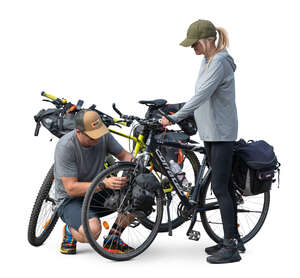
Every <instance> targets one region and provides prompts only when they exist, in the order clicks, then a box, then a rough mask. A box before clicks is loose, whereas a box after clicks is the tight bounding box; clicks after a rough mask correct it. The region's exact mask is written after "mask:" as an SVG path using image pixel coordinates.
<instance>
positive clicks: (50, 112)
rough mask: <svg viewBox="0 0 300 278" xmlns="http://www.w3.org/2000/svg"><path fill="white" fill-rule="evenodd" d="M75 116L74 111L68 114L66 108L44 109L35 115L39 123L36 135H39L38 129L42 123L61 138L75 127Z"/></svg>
mask: <svg viewBox="0 0 300 278" xmlns="http://www.w3.org/2000/svg"><path fill="white" fill-rule="evenodd" d="M74 117H75V115H74V113H69V114H66V113H65V110H64V109H57V108H49V109H46V110H45V109H42V110H41V111H40V112H39V113H38V114H37V115H35V116H34V120H35V121H36V123H37V128H36V132H35V135H36V136H37V135H38V130H39V128H40V126H41V123H42V125H43V126H44V127H45V128H46V129H48V130H49V131H50V132H51V133H52V134H53V135H55V136H56V137H58V138H60V137H62V136H63V135H65V134H67V133H68V132H70V131H72V130H73V129H74V128H75V118H74Z"/></svg>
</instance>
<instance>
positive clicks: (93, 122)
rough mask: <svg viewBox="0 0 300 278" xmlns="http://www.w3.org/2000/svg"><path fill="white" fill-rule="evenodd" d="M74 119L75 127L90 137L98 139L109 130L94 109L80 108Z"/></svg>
mask: <svg viewBox="0 0 300 278" xmlns="http://www.w3.org/2000/svg"><path fill="white" fill-rule="evenodd" d="M75 120H76V128H78V129H79V130H80V131H81V132H84V133H85V134H86V135H87V136H89V137H91V138H92V139H98V138H100V137H102V136H103V135H104V134H106V133H108V132H109V130H108V129H107V127H106V126H105V124H104V123H103V122H102V120H101V118H100V116H99V114H98V113H97V112H96V111H93V110H81V111H79V112H78V113H77V114H76V117H75Z"/></svg>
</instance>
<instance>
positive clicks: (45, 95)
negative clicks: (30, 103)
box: [41, 92, 57, 100]
mask: <svg viewBox="0 0 300 278" xmlns="http://www.w3.org/2000/svg"><path fill="white" fill-rule="evenodd" d="M41 95H42V96H43V97H47V98H50V99H51V100H57V97H55V96H53V95H50V94H48V93H46V92H41Z"/></svg>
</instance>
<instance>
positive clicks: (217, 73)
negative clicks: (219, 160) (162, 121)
mask: <svg viewBox="0 0 300 278" xmlns="http://www.w3.org/2000/svg"><path fill="white" fill-rule="evenodd" d="M207 63H208V59H206V58H204V59H203V61H202V64H201V67H200V71H199V75H198V78H197V82H196V88H195V96H193V97H192V98H191V99H190V100H189V101H188V102H186V104H185V105H184V106H183V107H182V108H181V109H180V110H179V111H178V112H177V113H175V114H174V115H172V116H170V117H171V118H172V119H173V120H174V121H175V122H179V121H181V120H183V119H185V118H186V117H188V116H189V115H191V114H192V113H193V112H194V116H195V120H196V124H197V128H198V131H199V134H200V138H201V140H203V141H235V140H236V138H237V132H238V119H237V109H236V104H235V85H234V71H235V69H236V65H235V63H234V61H233V58H232V57H231V56H230V55H229V54H228V52H227V51H226V50H223V51H221V52H218V53H216V54H215V56H214V57H213V59H212V61H211V62H210V64H209V66H208V68H207Z"/></svg>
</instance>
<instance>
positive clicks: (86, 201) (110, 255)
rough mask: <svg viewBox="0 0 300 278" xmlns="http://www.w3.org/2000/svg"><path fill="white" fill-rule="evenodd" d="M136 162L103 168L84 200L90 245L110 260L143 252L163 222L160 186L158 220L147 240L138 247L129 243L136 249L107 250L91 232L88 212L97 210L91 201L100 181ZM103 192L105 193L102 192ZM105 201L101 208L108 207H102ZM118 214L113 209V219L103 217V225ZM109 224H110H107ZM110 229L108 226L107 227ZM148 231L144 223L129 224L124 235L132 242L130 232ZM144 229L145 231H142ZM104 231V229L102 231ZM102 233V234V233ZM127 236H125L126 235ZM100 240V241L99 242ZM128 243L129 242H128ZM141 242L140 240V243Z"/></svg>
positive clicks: (125, 258)
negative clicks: (124, 251) (116, 251)
mask: <svg viewBox="0 0 300 278" xmlns="http://www.w3.org/2000/svg"><path fill="white" fill-rule="evenodd" d="M134 167H135V164H134V163H131V162H119V163H116V164H115V165H113V166H110V167H109V168H107V169H105V170H103V171H102V172H100V173H99V174H98V175H97V176H96V177H95V178H94V179H93V181H92V184H91V186H90V187H89V189H88V190H87V192H86V194H85V197H84V200H83V206H82V225H83V229H84V232H85V235H86V237H87V240H88V242H89V243H90V245H91V246H92V248H93V249H94V250H95V251H96V252H97V253H98V254H100V255H101V256H103V257H105V258H107V259H110V260H115V261H126V260H130V259H132V258H134V257H136V256H138V255H139V254H141V253H143V252H144V251H145V250H146V249H147V248H148V247H149V246H150V244H151V243H152V241H153V240H154V239H155V237H156V235H157V233H158V228H159V224H160V222H161V219H162V214H163V204H162V190H161V188H158V189H157V190H156V192H155V196H156V200H155V201H156V213H157V217H156V222H155V224H154V225H153V229H152V230H151V231H150V232H149V235H148V236H147V237H146V236H145V237H146V238H145V240H144V241H143V242H142V243H141V245H139V246H138V247H136V246H134V245H133V244H128V245H129V246H130V245H131V246H132V247H134V248H135V249H134V250H133V251H131V252H128V253H121V254H120V253H112V252H110V251H107V250H106V249H105V248H104V247H103V246H102V244H101V243H100V237H99V238H98V239H95V238H94V237H93V234H92V233H91V230H90V227H89V221H88V213H89V210H90V209H91V207H92V209H94V210H96V207H95V204H94V205H92V206H91V202H92V199H93V197H94V194H95V195H96V194H97V193H95V190H96V187H97V186H98V184H99V182H100V181H101V180H102V179H103V178H105V177H108V176H110V175H111V174H114V175H115V176H116V175H118V174H121V173H123V172H124V171H129V170H132V169H134ZM102 194H103V193H102ZM90 206H91V207H90ZM102 206H103V203H102V204H101V206H100V205H99V207H101V208H105V209H107V208H106V207H102ZM114 213H116V214H118V212H117V211H113V212H112V213H111V214H110V215H108V216H107V217H108V218H109V217H110V218H111V219H109V220H108V219H107V218H105V217H103V218H101V221H102V222H103V226H104V227H105V225H104V222H106V221H110V223H114V220H115V219H116V218H115V217H114V216H115V214H114ZM113 219H114V220H113ZM139 220H140V218H139V217H137V218H136V221H139ZM106 225H108V224H106ZM137 227H139V231H137V230H134V229H137ZM106 229H108V228H106ZM145 230H146V231H147V229H146V228H145V227H144V226H143V225H139V224H137V225H136V226H135V227H131V226H130V225H128V226H127V227H126V229H125V230H124V232H123V233H122V237H123V236H124V233H126V232H127V233H128V236H126V238H128V239H130V240H131V242H134V241H135V238H134V236H132V234H130V235H129V233H130V232H131V231H133V232H134V231H136V234H137V235H138V236H143V235H144V233H143V232H144V231H145ZM142 231H143V232H142ZM102 233H103V231H102ZM102 233H101V234H102ZM124 237H125V236H124ZM98 241H99V242H98ZM127 243H128V242H127ZM139 243H140V242H138V244H139Z"/></svg>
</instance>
